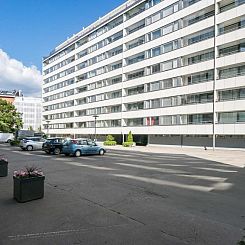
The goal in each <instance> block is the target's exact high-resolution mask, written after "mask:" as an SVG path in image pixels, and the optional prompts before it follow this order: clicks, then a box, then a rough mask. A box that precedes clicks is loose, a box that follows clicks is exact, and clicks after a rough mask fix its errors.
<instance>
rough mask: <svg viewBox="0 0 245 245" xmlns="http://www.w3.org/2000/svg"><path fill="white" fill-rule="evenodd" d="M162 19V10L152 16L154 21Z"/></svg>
mask: <svg viewBox="0 0 245 245" xmlns="http://www.w3.org/2000/svg"><path fill="white" fill-rule="evenodd" d="M160 19H161V12H158V13H156V14H154V15H153V16H152V23H154V22H156V21H158V20H160Z"/></svg>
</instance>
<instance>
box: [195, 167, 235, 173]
mask: <svg viewBox="0 0 245 245" xmlns="http://www.w3.org/2000/svg"><path fill="white" fill-rule="evenodd" d="M192 168H195V169H201V170H209V171H215V172H222V173H237V171H236V170H226V169H220V168H199V167H192Z"/></svg>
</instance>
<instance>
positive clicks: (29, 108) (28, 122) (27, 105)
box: [13, 96, 42, 131]
mask: <svg viewBox="0 0 245 245" xmlns="http://www.w3.org/2000/svg"><path fill="white" fill-rule="evenodd" d="M13 104H14V105H15V107H16V109H17V111H18V112H19V113H21V117H22V120H23V129H25V130H28V129H29V128H30V127H32V128H33V130H35V131H38V129H39V128H40V126H41V125H42V98H34V97H24V96H20V97H15V100H14V103H13Z"/></svg>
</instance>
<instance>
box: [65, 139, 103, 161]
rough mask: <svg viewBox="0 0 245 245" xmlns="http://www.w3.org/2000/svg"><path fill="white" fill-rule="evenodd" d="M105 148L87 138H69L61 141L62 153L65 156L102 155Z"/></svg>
mask: <svg viewBox="0 0 245 245" xmlns="http://www.w3.org/2000/svg"><path fill="white" fill-rule="evenodd" d="M105 152H106V151H105V149H104V148H103V147H101V146H98V145H97V144H96V143H95V142H93V141H92V140H89V139H71V140H67V141H65V142H64V143H63V148H62V153H63V154H65V155H66V156H76V157H80V156H81V155H104V154H105Z"/></svg>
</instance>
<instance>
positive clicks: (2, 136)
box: [0, 133, 14, 143]
mask: <svg viewBox="0 0 245 245" xmlns="http://www.w3.org/2000/svg"><path fill="white" fill-rule="evenodd" d="M13 139H14V135H13V134H12V133H0V143H6V142H7V143H10V141H11V140H13Z"/></svg>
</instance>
